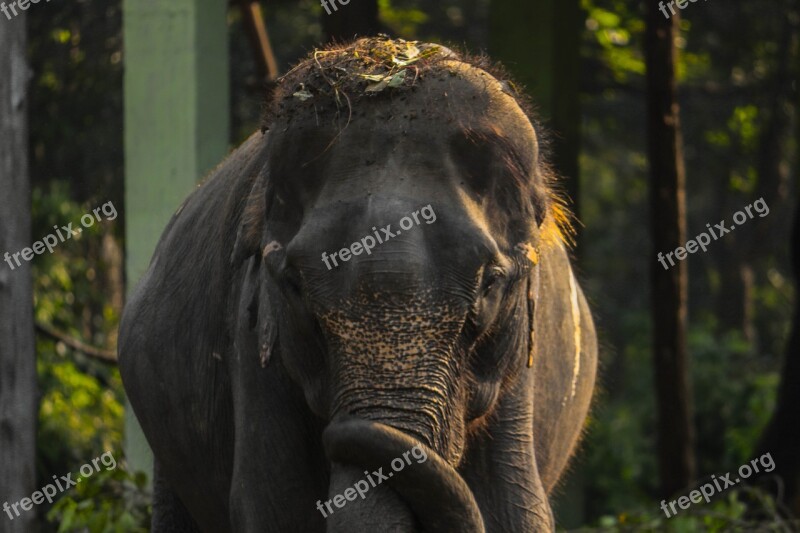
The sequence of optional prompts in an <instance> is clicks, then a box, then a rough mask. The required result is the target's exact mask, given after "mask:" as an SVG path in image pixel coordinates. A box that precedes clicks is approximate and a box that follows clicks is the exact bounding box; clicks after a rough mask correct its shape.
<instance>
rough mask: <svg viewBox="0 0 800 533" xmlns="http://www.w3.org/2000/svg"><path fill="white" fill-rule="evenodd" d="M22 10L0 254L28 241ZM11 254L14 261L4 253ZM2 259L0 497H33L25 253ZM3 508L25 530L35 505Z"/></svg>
mask: <svg viewBox="0 0 800 533" xmlns="http://www.w3.org/2000/svg"><path fill="white" fill-rule="evenodd" d="M25 45H26V33H25V14H24V13H20V14H19V15H18V16H17V17H15V18H14V19H13V20H11V21H6V20H3V21H2V22H0V72H2V73H3V75H2V76H0V141H2V142H0V254H6V253H7V252H8V253H11V254H14V253H15V252H18V251H20V250H22V249H23V248H27V247H29V246H30V245H31V225H30V224H31V222H30V220H31V217H30V208H31V197H30V185H29V180H28V152H27V146H28V127H27V116H26V113H27V109H26V108H27V101H26V95H27V81H28V66H27V62H26V60H25ZM5 257H9V259H10V260H11V261H12V263H11V264H12V265H13V269H12V267H11V266H9V264H8V262H6V261H5ZM3 259H4V261H3V262H2V263H0V505H3V503H5V502H8V503H9V505H11V504H13V503H16V502H17V501H19V500H20V499H22V498H24V497H30V495H31V494H32V493H33V491H34V490H35V488H34V484H35V481H36V468H35V458H36V414H37V403H36V352H35V345H34V336H33V289H32V281H31V267H30V263H29V262H27V261H20V263H21V265H20V266H17V264H16V263H15V262H14V260H13V258H11V257H10V256H5V255H4V257H3ZM18 509H20V515H19V516H16V513H14V511H13V510H12V511H10V512H11V513H12V516H11V517H9V516H8V514H7V513H8V512H7V511H5V510H3V511H0V512H2V514H0V524H2V525H0V530H2V531H4V532H9V533H17V532H26V533H27V532H30V531H35V528H36V522H35V519H36V511H34V510H29V511H23V510H22V509H21V508H19V507H18Z"/></svg>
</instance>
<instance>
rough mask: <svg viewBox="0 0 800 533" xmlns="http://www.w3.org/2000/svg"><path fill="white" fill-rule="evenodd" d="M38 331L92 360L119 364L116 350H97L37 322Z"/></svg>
mask: <svg viewBox="0 0 800 533" xmlns="http://www.w3.org/2000/svg"><path fill="white" fill-rule="evenodd" d="M36 330H37V331H39V332H40V333H43V334H45V335H46V336H48V337H50V338H51V339H53V340H55V341H58V342H63V343H64V344H66V345H67V346H69V347H70V348H72V349H73V350H76V351H78V352H81V353H83V354H85V355H87V356H89V357H91V358H92V359H95V360H97V361H100V362H102V363H106V364H112V365H115V364H117V352H116V351H114V350H104V349H102V348H95V347H94V346H89V345H88V344H84V343H83V342H81V341H79V340H78V339H74V338H72V337H70V336H69V335H67V334H66V333H64V332H61V331H58V330H57V329H55V328H54V327H53V326H50V325H49V324H45V323H43V322H39V321H38V320H37V321H36Z"/></svg>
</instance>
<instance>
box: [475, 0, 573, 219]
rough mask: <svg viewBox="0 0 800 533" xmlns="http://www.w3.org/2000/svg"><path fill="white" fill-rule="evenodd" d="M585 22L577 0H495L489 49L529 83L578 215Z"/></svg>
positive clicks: (516, 74) (567, 191)
mask: <svg viewBox="0 0 800 533" xmlns="http://www.w3.org/2000/svg"><path fill="white" fill-rule="evenodd" d="M582 21H583V17H582V16H581V8H580V3H579V1H578V0H534V1H531V0H492V3H491V6H490V11H489V53H490V54H491V56H492V58H493V59H496V60H499V61H502V62H503V63H504V65H505V66H506V67H507V68H508V69H509V71H510V72H511V73H512V74H513V75H514V78H515V79H516V80H517V81H518V82H519V83H521V84H523V85H524V86H525V87H526V89H527V90H528V92H529V93H530V95H531V96H532V98H533V102H534V104H535V105H536V107H537V109H538V110H539V112H540V114H541V116H542V118H543V119H544V120H545V123H546V124H547V126H548V129H551V130H552V131H553V133H552V142H551V143H550V145H551V146H550V152H551V162H552V163H553V166H554V167H555V170H556V172H557V173H558V174H559V175H560V176H561V177H562V183H563V189H564V191H565V192H566V193H567V195H568V196H569V198H570V200H571V202H572V210H573V212H574V213H575V215H576V216H578V217H579V216H580V212H579V207H580V206H579V202H578V199H579V167H578V154H579V151H580V91H579V77H580V76H579V74H580V50H579V46H580V36H581V30H582ZM534 50H535V53H534V52H532V51H534ZM579 227H580V226H578V228H579Z"/></svg>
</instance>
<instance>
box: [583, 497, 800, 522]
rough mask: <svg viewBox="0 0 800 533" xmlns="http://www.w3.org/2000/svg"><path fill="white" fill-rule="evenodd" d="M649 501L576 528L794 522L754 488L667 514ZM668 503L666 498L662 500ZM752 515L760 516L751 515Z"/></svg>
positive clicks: (769, 498) (772, 501) (771, 500)
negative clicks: (588, 525)
mask: <svg viewBox="0 0 800 533" xmlns="http://www.w3.org/2000/svg"><path fill="white" fill-rule="evenodd" d="M659 505H660V504H656V503H655V502H653V503H652V504H651V507H650V508H643V509H641V510H638V511H634V512H625V513H620V514H618V515H614V516H612V515H607V516H603V517H602V518H600V520H599V521H598V523H597V527H594V528H591V529H586V530H584V529H581V530H577V531H602V532H605V533H636V532H644V531H663V532H666V533H701V532H703V533H704V532H712V533H722V532H725V531H756V530H757V531H763V532H770V531H774V532H787V533H788V532H789V531H794V529H793V528H794V527H797V525H799V524H798V523H797V522H795V523H791V522H787V521H785V520H784V519H782V518H781V517H780V516H779V514H778V512H777V509H776V506H775V502H774V500H773V499H772V498H771V497H770V496H769V495H767V494H766V493H764V492H762V491H760V490H758V489H755V488H741V489H738V488H737V489H731V490H730V491H728V492H726V493H724V494H723V495H719V496H717V497H715V498H714V499H713V500H712V501H711V503H709V504H707V503H706V502H705V501H702V502H701V503H693V504H692V505H691V507H689V508H688V509H686V510H681V509H679V508H678V507H677V505H676V509H678V513H677V514H673V513H672V512H671V511H670V517H669V518H667V516H666V514H665V513H664V512H663V511H662V510H661V509H660V507H659ZM666 505H667V506H668V505H669V502H667V504H666ZM668 508H669V507H668ZM753 516H761V517H763V518H760V519H754V518H753Z"/></svg>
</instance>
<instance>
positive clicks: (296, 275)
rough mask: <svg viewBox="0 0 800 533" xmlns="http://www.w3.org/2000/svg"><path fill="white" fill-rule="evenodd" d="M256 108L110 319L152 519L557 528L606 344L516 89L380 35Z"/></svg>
mask: <svg viewBox="0 0 800 533" xmlns="http://www.w3.org/2000/svg"><path fill="white" fill-rule="evenodd" d="M265 109H266V110H265V113H264V118H263V127H262V128H261V130H260V131H256V132H255V133H254V134H253V135H252V136H251V137H250V138H249V139H248V140H246V141H245V142H244V143H243V144H242V145H241V146H240V147H239V148H238V149H236V150H235V151H234V152H233V153H232V154H231V155H229V157H227V159H226V160H225V161H224V162H223V163H222V164H221V165H220V166H218V167H217V168H216V169H214V170H213V171H212V172H211V173H210V175H209V176H208V177H207V179H206V180H205V181H204V183H203V184H202V185H201V186H199V187H198V188H197V189H196V190H195V191H194V192H192V193H191V195H190V196H189V197H188V198H187V199H186V200H185V201H184V203H183V204H182V205H181V206H180V207H179V208H178V210H177V212H176V213H175V214H174V215H173V216H172V218H171V220H170V221H169V223H168V225H167V227H166V229H165V230H164V233H163V234H162V236H161V238H160V240H159V242H158V244H157V247H156V250H155V253H154V255H153V257H152V260H151V263H150V265H149V267H148V269H147V271H146V273H145V274H144V275H143V277H142V278H141V280H140V281H139V283H138V285H137V287H136V289H135V290H134V291H133V293H132V294H131V296H130V299H129V301H128V302H127V304H126V307H125V310H124V313H123V317H122V321H121V325H120V332H119V351H118V354H119V369H120V372H121V375H122V379H123V383H124V387H125V390H126V393H127V395H128V398H129V401H130V404H131V406H132V408H133V411H134V413H135V415H136V417H137V419H138V421H139V423H140V424H141V427H142V430H143V432H144V435H145V437H146V439H147V441H148V443H149V445H150V447H151V448H152V451H153V455H154V471H153V492H154V494H153V519H152V531H154V532H156V533H159V532H165V531H169V532H176V531H178V532H183V531H187V532H188V531H205V532H214V533H218V532H251V531H252V532H256V531H258V532H263V531H267V532H303V533H306V532H312V533H313V532H317V531H319V532H321V531H329V532H339V531H341V532H345V531H346V532H373V531H376V530H387V531H397V532H417V531H426V532H517V531H550V530H553V529H554V527H555V521H554V517H553V513H552V510H551V505H550V500H549V496H550V494H551V492H552V491H553V489H554V488H555V487H556V486H557V482H558V480H559V477H560V476H561V474H562V473H563V472H564V471H565V469H566V467H567V464H568V461H569V459H570V457H571V456H572V455H573V453H574V451H575V449H576V447H577V445H578V442H579V441H580V438H581V436H582V434H583V433H584V427H585V420H586V418H587V416H588V412H589V409H590V404H591V399H592V392H593V389H594V382H595V373H596V367H597V338H596V333H595V329H594V324H593V320H592V315H591V312H590V309H589V306H588V304H587V301H586V298H585V297H584V294H583V292H582V291H581V288H580V286H579V284H578V282H577V280H576V276H575V274H574V272H573V269H572V267H571V259H570V246H571V239H570V235H571V233H570V229H569V228H570V224H571V222H570V221H571V218H570V215H569V212H568V209H567V207H566V204H565V201H564V200H562V199H561V195H560V194H559V193H558V188H557V183H556V180H555V177H554V174H555V173H554V172H553V171H552V170H551V168H550V167H549V166H548V164H547V161H546V157H545V149H544V148H543V146H545V141H544V140H543V139H544V137H543V134H542V129H541V127H540V126H539V125H538V122H537V121H536V120H535V119H534V118H532V115H531V114H530V112H529V111H527V109H528V108H527V106H526V103H525V97H524V96H523V95H522V94H521V92H520V91H518V90H517V88H516V85H514V83H513V82H511V81H509V79H508V77H507V76H506V75H505V74H503V73H502V71H501V70H497V69H496V68H495V67H493V66H492V65H491V64H490V62H489V60H488V59H486V58H481V57H473V56H470V55H467V54H466V53H462V52H456V51H453V50H451V49H449V48H446V47H444V46H439V45H435V44H432V43H421V42H412V41H404V40H400V39H391V38H388V37H385V36H380V37H371V38H362V39H359V40H356V41H353V42H351V43H346V44H339V45H333V46H330V47H328V48H325V49H321V50H317V51H315V52H314V53H312V54H311V55H310V56H309V57H307V58H306V59H305V60H303V61H301V62H300V63H298V64H297V66H295V67H294V68H293V69H291V70H290V71H289V72H288V73H287V74H286V75H285V76H283V77H282V78H280V80H279V82H278V83H277V84H276V85H275V86H274V88H273V89H272V90H271V91H270V92H269V94H268V96H267V103H266V104H265ZM398 221H399V223H398ZM326 258H327V260H326ZM398 461H399V462H398ZM395 466H397V468H395Z"/></svg>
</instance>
